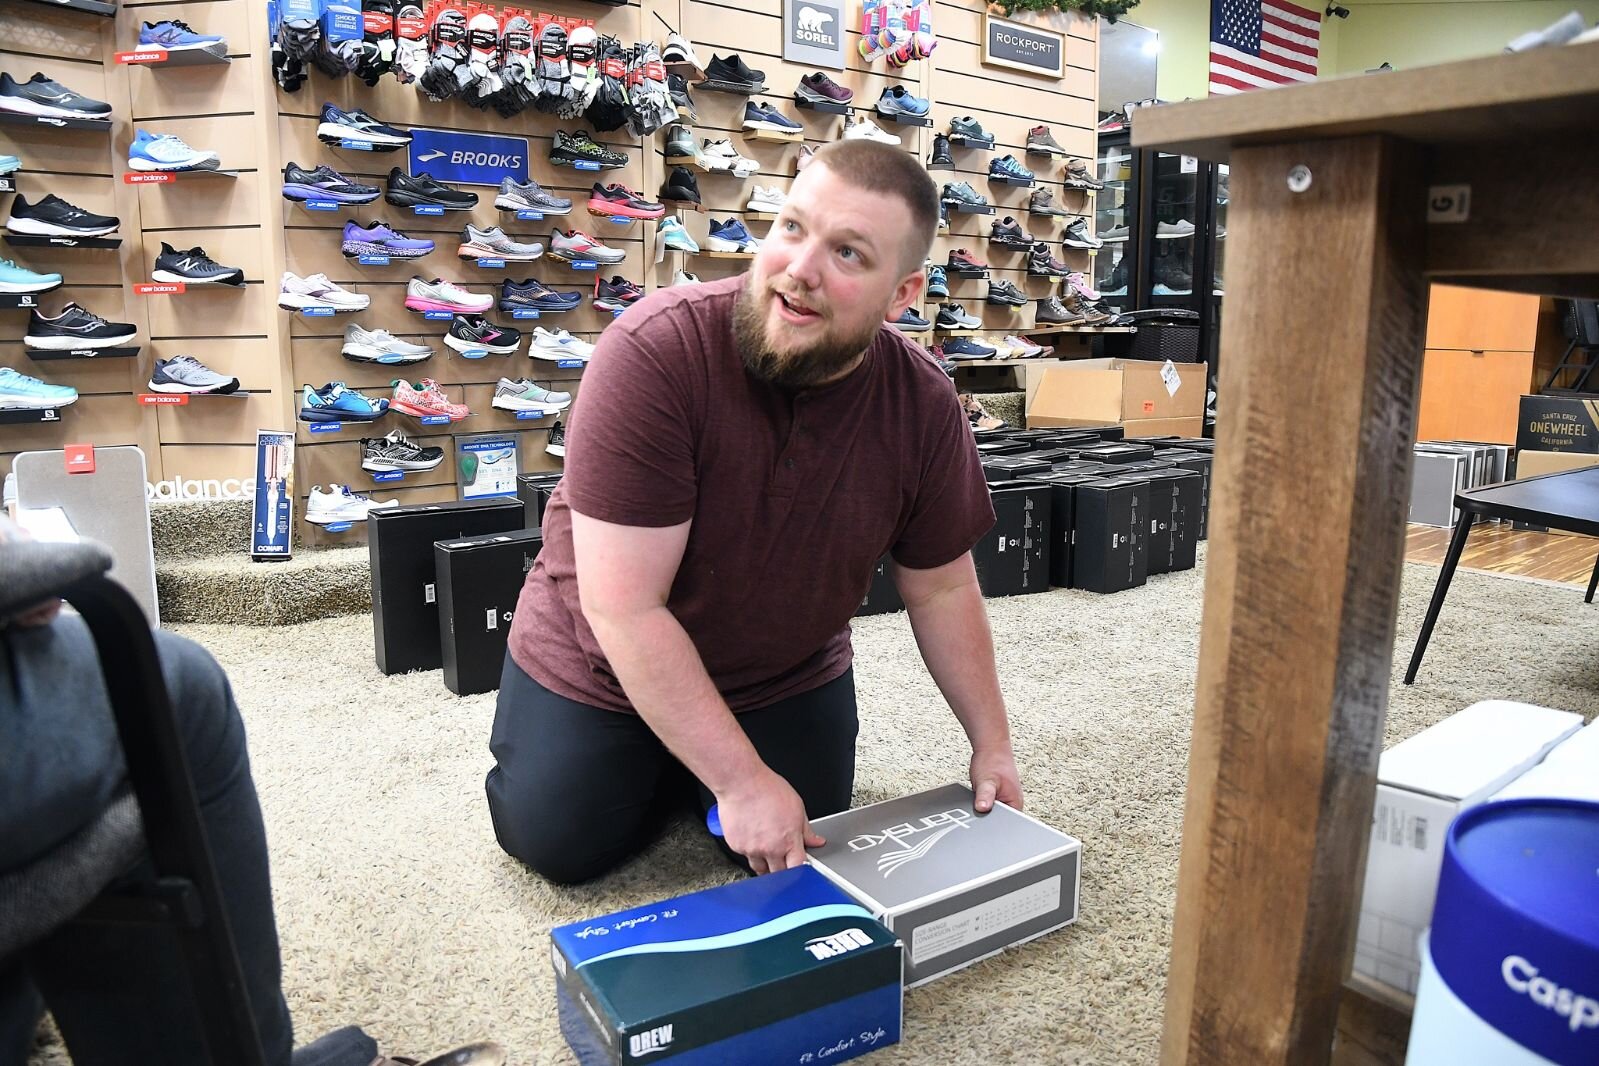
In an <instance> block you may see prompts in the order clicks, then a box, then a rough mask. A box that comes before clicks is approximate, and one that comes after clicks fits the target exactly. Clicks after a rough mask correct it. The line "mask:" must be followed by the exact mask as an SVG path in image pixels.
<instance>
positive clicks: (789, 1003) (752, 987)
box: [550, 866, 904, 1066]
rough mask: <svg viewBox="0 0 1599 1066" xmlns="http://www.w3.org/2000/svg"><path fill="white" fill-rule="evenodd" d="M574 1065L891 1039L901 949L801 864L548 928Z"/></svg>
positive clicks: (765, 1055)
mask: <svg viewBox="0 0 1599 1066" xmlns="http://www.w3.org/2000/svg"><path fill="white" fill-rule="evenodd" d="M550 957H551V962H552V963H553V965H554V968H555V996H556V1011H557V1015H558V1017H559V1019H560V1024H561V1035H563V1036H564V1037H566V1042H567V1043H568V1044H569V1045H570V1046H571V1048H572V1051H573V1052H574V1053H575V1054H576V1056H577V1060H578V1061H579V1062H580V1063H583V1064H584V1066H591V1064H598V1063H607V1064H612V1066H621V1064H622V1063H633V1062H639V1061H645V1062H653V1061H667V1062H674V1063H684V1064H710V1063H741V1062H787V1063H800V1062H842V1061H844V1060H846V1059H852V1058H855V1057H857V1056H859V1055H864V1054H866V1053H867V1052H869V1051H875V1050H877V1049H878V1048H883V1047H887V1046H888V1045H890V1044H895V1043H898V1042H899V1035H900V1003H901V999H902V997H903V995H904V991H903V986H902V984H901V969H902V967H903V964H904V963H903V959H904V951H903V949H902V947H901V945H900V943H899V941H898V940H897V939H896V938H895V935H894V934H893V933H892V932H890V931H889V930H888V929H887V928H885V927H884V926H883V925H882V924H881V923H880V922H878V921H876V920H875V919H874V918H873V917H872V915H871V914H870V912H869V911H867V909H866V908H865V907H863V906H861V905H860V904H858V903H856V902H855V901H854V900H852V899H851V898H850V897H849V896H848V895H847V894H845V893H844V892H843V891H841V890H840V889H839V888H838V887H837V886H835V885H833V884H832V883H831V882H829V881H828V879H827V878H825V877H823V876H822V875H821V874H820V873H818V872H817V871H815V870H812V869H811V868H809V867H807V866H800V867H796V868H794V869H792V870H784V871H782V872H780V873H775V874H768V875H766V876H765V877H756V878H751V879H747V880H740V881H735V882H733V883H732V884H729V885H724V886H722V887H721V888H712V889H708V890H706V891H704V892H695V893H693V894H692V895H687V896H679V897H677V898H676V899H669V900H663V901H661V902H660V903H654V904H651V905H649V906H646V907H634V908H632V909H631V910H625V911H618V912H617V913H615V914H608V915H605V916H604V917H600V918H594V919H591V920H589V921H586V922H574V923H573V924H571V925H563V926H558V927H557V928H555V929H553V930H551V931H550Z"/></svg>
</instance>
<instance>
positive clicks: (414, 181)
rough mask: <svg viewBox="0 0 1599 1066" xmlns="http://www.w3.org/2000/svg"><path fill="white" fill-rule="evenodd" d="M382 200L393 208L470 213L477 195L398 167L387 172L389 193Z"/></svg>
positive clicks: (474, 205) (475, 203)
mask: <svg viewBox="0 0 1599 1066" xmlns="http://www.w3.org/2000/svg"><path fill="white" fill-rule="evenodd" d="M383 199H385V200H387V201H388V202H389V203H391V204H393V205H394V206H395V207H424V206H432V207H442V208H444V209H445V210H446V211H470V210H472V208H474V207H476V206H477V193H475V192H462V191H461V190H460V189H452V188H451V187H450V186H448V185H446V184H444V183H443V182H440V181H434V180H433V179H432V178H431V177H429V176H428V175H427V174H417V175H414V176H413V175H411V174H407V173H406V172H405V171H403V170H401V169H400V168H399V167H395V168H394V169H392V170H390V171H389V191H388V192H386V193H384V194H383Z"/></svg>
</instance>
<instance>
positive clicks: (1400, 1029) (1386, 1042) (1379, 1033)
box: [1332, 974, 1416, 1066]
mask: <svg viewBox="0 0 1599 1066" xmlns="http://www.w3.org/2000/svg"><path fill="white" fill-rule="evenodd" d="M1415 1005H1416V1001H1415V999H1414V997H1411V996H1405V995H1401V994H1399V993H1398V992H1395V991H1394V990H1393V989H1391V988H1388V987H1386V986H1384V985H1379V984H1378V983H1377V982H1375V981H1372V980H1369V979H1367V978H1365V977H1362V976H1360V975H1359V974H1354V975H1352V976H1351V977H1350V978H1349V980H1348V981H1347V982H1345V983H1344V995H1343V999H1342V1000H1341V1001H1340V1002H1339V1004H1338V1035H1337V1038H1336V1040H1335V1042H1334V1043H1333V1053H1332V1066H1405V1051H1406V1050H1407V1048H1408V1047H1409V1044H1410V1016H1411V1014H1412V1013H1414V1011H1415Z"/></svg>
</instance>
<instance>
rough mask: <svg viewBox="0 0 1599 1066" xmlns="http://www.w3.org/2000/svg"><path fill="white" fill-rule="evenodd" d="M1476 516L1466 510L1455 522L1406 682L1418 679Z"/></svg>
mask: <svg viewBox="0 0 1599 1066" xmlns="http://www.w3.org/2000/svg"><path fill="white" fill-rule="evenodd" d="M1475 521H1476V516H1475V515H1472V514H1468V513H1467V512H1465V511H1462V512H1460V518H1459V520H1457V521H1456V522H1455V534H1454V536H1453V537H1451V538H1450V539H1449V554H1448V555H1446V556H1445V557H1444V568H1443V569H1442V570H1441V571H1439V573H1438V584H1437V585H1436V586H1434V588H1433V590H1432V602H1431V603H1429V604H1428V605H1427V618H1426V621H1424V622H1422V623H1421V633H1420V635H1418V636H1417V637H1416V650H1415V651H1413V652H1411V653H1410V669H1408V670H1406V671H1405V684H1407V685H1408V684H1411V683H1412V682H1414V681H1415V680H1416V671H1417V670H1418V669H1419V668H1420V667H1421V657H1422V656H1423V655H1425V654H1427V642H1428V641H1429V640H1431V639H1432V627H1433V626H1434V625H1436V624H1437V622H1438V612H1439V611H1440V610H1442V609H1443V605H1444V597H1445V596H1447V595H1449V582H1450V581H1452V580H1453V579H1454V576H1455V566H1456V565H1457V564H1459V562H1460V553H1461V552H1463V551H1465V549H1466V538H1467V537H1468V536H1470V535H1471V526H1472V523H1473V522H1475Z"/></svg>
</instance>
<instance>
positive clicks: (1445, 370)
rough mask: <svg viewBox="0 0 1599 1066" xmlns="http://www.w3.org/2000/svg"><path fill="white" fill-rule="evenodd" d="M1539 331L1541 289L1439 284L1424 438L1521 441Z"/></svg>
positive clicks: (1430, 328) (1420, 425) (1420, 435)
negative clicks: (1519, 416)
mask: <svg viewBox="0 0 1599 1066" xmlns="http://www.w3.org/2000/svg"><path fill="white" fill-rule="evenodd" d="M1537 334H1538V297H1536V296H1523V295H1520V294H1517V293H1507V292H1485V291H1482V290H1478V289H1463V288H1457V287H1455V286H1452V285H1434V286H1433V287H1432V299H1431V303H1430V304H1429V306H1428V311H1427V355H1426V362H1425V363H1424V364H1423V367H1422V376H1421V411H1420V417H1419V419H1418V422H1417V426H1416V439H1417V440H1478V441H1484V442H1487V443H1493V444H1514V443H1515V442H1516V410H1517V408H1518V406H1519V404H1520V398H1521V396H1522V395H1524V394H1525V393H1527V392H1530V391H1532V388H1533V380H1532V376H1533V365H1532V364H1533V349H1534V347H1535V346H1536V338H1537Z"/></svg>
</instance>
